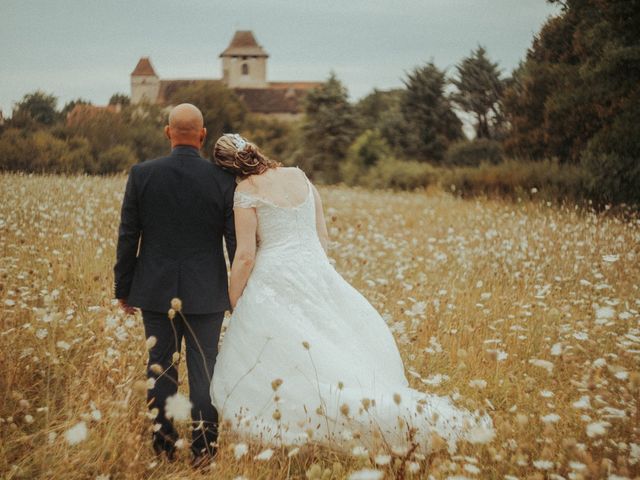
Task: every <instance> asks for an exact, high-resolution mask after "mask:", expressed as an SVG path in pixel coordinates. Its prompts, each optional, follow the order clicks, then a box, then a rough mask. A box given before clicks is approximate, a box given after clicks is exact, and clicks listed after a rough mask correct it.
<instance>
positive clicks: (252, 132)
mask: <svg viewBox="0 0 640 480" xmlns="http://www.w3.org/2000/svg"><path fill="white" fill-rule="evenodd" d="M240 133H241V134H242V135H243V136H244V137H245V138H248V139H249V140H250V141H251V142H253V143H255V144H256V145H258V147H259V148H260V150H262V151H263V152H264V153H265V154H266V155H267V156H269V157H271V158H273V159H274V160H278V161H281V162H287V160H288V157H289V156H290V155H291V154H292V150H293V148H294V145H295V142H294V139H293V136H294V135H295V125H292V124H291V123H290V122H286V121H283V120H278V119H271V118H265V117H263V116H257V115H248V116H247V119H246V121H245V124H244V127H243V128H242V130H241V131H240Z"/></svg>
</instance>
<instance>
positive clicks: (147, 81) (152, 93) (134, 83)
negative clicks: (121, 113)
mask: <svg viewBox="0 0 640 480" xmlns="http://www.w3.org/2000/svg"><path fill="white" fill-rule="evenodd" d="M159 91H160V78H159V77H158V75H156V71H155V70H154V69H153V66H152V65H151V61H150V60H149V57H142V58H141V59H140V60H139V61H138V64H137V65H136V68H134V69H133V72H131V103H134V104H135V103H141V102H143V101H146V102H148V103H156V100H157V98H158V92H159Z"/></svg>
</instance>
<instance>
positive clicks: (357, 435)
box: [211, 134, 493, 452]
mask: <svg viewBox="0 0 640 480" xmlns="http://www.w3.org/2000/svg"><path fill="white" fill-rule="evenodd" d="M214 161H215V162H216V163H217V164H218V165H220V166H221V167H223V168H225V169H227V170H229V171H231V172H232V173H234V174H235V175H237V177H238V179H239V183H238V185H237V189H236V192H235V197H234V215H235V224H236V237H237V250H236V255H235V260H234V263H233V266H232V268H231V280H230V288H229V297H230V300H231V304H232V307H233V309H234V310H233V313H232V315H231V318H230V320H229V327H228V329H227V331H226V334H225V336H224V340H223V343H222V347H221V349H220V353H219V354H218V357H217V361H216V368H215V373H214V375H213V380H212V383H211V398H212V399H213V404H214V405H215V407H216V408H217V409H218V411H219V412H220V413H221V416H222V418H223V420H224V421H225V423H226V424H229V425H230V426H231V428H232V429H233V430H234V431H235V432H237V433H239V434H240V435H241V436H245V437H249V438H250V439H253V440H255V441H258V442H262V443H270V444H276V445H282V444H284V445H292V444H301V443H306V442H315V443H322V444H326V445H332V446H337V447H339V448H344V449H350V448H353V447H354V446H355V445H359V446H363V447H365V448H368V449H375V448H379V447H387V448H389V447H390V448H393V449H400V450H402V449H405V451H406V449H407V448H409V447H411V445H412V444H413V445H414V447H417V449H418V450H419V451H422V452H428V451H429V450H430V448H431V447H432V446H433V445H432V443H433V442H434V441H436V440H437V439H438V438H439V439H440V440H437V441H439V442H442V440H444V441H445V442H446V443H447V445H448V448H449V450H450V451H455V449H456V442H457V441H458V440H459V439H465V440H471V441H481V438H480V437H483V438H484V439H488V438H490V437H491V435H492V431H493V430H492V424H491V420H490V418H489V417H488V416H486V415H485V416H478V415H474V414H472V413H471V412H469V411H466V410H463V409H459V408H457V407H455V406H454V405H453V403H452V402H451V400H450V399H449V398H448V397H440V396H435V395H431V394H426V393H423V392H420V391H418V390H414V389H412V388H410V387H409V385H408V382H407V379H406V377H405V373H404V366H403V364H402V359H401V358H400V354H399V352H398V348H397V346H396V343H395V341H394V339H393V337H392V335H391V333H390V331H389V329H388V327H387V325H386V323H385V322H384V320H383V319H382V317H381V316H380V315H379V314H378V312H377V311H376V310H375V309H374V308H373V307H372V306H371V305H370V304H369V302H368V301H367V300H366V299H365V298H364V297H363V296H362V295H361V294H360V293H359V292H358V291H357V290H355V289H354V288H353V287H351V285H349V284H348V283H347V282H346V281H345V280H344V279H343V278H342V277H341V276H340V275H339V274H338V273H337V272H336V271H335V269H334V268H333V266H332V265H331V263H330V262H329V259H328V257H327V253H326V252H327V243H328V234H327V228H326V226H325V220H324V215H323V211H322V202H321V199H320V196H319V194H318V191H317V190H316V188H315V187H314V186H313V185H312V184H311V182H310V181H309V180H308V179H307V177H306V176H305V174H304V173H303V172H302V170H299V169H298V168H285V167H282V166H281V165H280V164H279V163H277V162H275V161H273V160H271V159H269V158H267V157H266V156H264V155H263V154H262V153H261V152H260V150H258V148H257V147H256V146H255V145H254V144H252V143H250V142H248V141H247V140H246V139H244V138H243V137H241V136H240V135H238V134H225V135H224V136H222V137H221V138H220V139H218V141H217V143H216V145H215V148H214Z"/></svg>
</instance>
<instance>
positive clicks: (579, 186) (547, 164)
mask: <svg viewBox="0 0 640 480" xmlns="http://www.w3.org/2000/svg"><path fill="white" fill-rule="evenodd" d="M587 178H588V173H587V172H586V170H585V169H583V168H581V167H579V166H576V165H567V164H560V163H559V162H558V161H557V160H544V161H539V162H531V161H516V160H507V161H504V162H502V163H499V164H497V165H490V164H486V163H483V164H481V165H480V166H479V167H457V168H453V169H448V170H444V171H443V172H442V174H441V176H440V185H441V186H442V188H443V189H445V190H450V191H454V192H456V193H458V194H460V195H463V196H474V195H489V196H492V195H501V196H510V197H519V196H525V197H526V196H529V195H532V194H535V195H537V196H543V197H545V198H560V199H564V198H569V199H580V198H583V197H584V195H585V193H586V182H587Z"/></svg>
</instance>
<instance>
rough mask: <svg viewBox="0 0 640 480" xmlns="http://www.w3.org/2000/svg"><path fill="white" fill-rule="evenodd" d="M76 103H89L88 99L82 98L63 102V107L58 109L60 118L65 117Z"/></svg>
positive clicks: (63, 118) (64, 118)
mask: <svg viewBox="0 0 640 480" xmlns="http://www.w3.org/2000/svg"><path fill="white" fill-rule="evenodd" d="M76 105H91V102H90V101H89V100H85V99H84V98H76V99H75V100H69V101H68V102H67V103H65V105H64V107H62V110H61V111H60V117H61V119H62V120H66V119H67V115H68V114H69V113H71V111H72V110H73V109H74V108H75V107H76Z"/></svg>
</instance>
